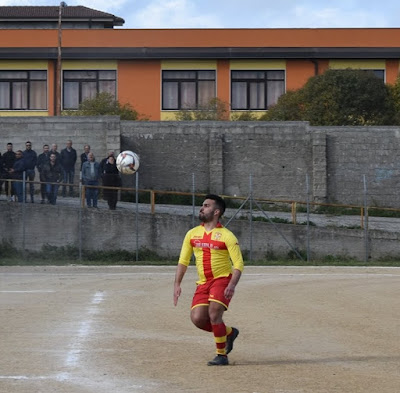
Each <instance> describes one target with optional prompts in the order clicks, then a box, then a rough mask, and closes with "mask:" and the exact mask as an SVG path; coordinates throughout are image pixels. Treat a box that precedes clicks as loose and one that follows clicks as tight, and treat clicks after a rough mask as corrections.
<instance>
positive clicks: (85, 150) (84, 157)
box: [81, 145, 90, 170]
mask: <svg viewBox="0 0 400 393" xmlns="http://www.w3.org/2000/svg"><path fill="white" fill-rule="evenodd" d="M89 153H90V146H89V145H85V146H83V153H82V154H81V170H82V166H83V163H85V162H87V161H88V154H89Z"/></svg>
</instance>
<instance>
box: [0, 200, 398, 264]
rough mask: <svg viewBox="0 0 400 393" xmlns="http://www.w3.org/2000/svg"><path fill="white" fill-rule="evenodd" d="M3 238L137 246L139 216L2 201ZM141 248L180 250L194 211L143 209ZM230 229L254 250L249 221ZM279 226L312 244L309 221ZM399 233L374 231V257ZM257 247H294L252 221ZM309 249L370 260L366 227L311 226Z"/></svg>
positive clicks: (296, 240)
mask: <svg viewBox="0 0 400 393" xmlns="http://www.w3.org/2000/svg"><path fill="white" fill-rule="evenodd" d="M0 208H1V210H2V214H1V215H0V241H7V242H10V243H12V244H13V245H14V247H17V248H19V249H21V248H23V247H24V248H25V249H26V250H40V249H41V248H42V246H44V245H47V246H55V247H63V246H73V247H76V248H78V247H79V244H80V242H82V248H83V250H128V251H132V252H134V251H135V250H136V216H135V213H134V212H131V211H127V210H117V211H109V210H93V209H83V210H82V211H81V212H80V211H79V209H77V208H72V207H61V206H48V205H31V204H28V205H26V206H25V211H24V210H23V209H24V208H23V206H22V205H21V204H17V203H13V204H10V203H7V202H1V203H0ZM138 219H139V231H138V239H139V249H141V248H147V249H149V250H152V251H154V252H155V253H156V254H158V255H160V256H164V257H169V258H171V259H176V258H177V257H178V255H179V252H180V248H181V243H182V240H183V238H184V235H185V233H186V231H187V230H188V229H189V228H190V227H191V226H192V218H191V217H189V216H177V215H168V214H155V215H151V214H147V213H140V214H139V217H138ZM229 228H230V229H231V230H232V231H233V232H234V233H235V234H236V236H237V237H238V239H239V242H240V244H241V247H242V251H243V253H244V254H245V255H247V256H248V255H249V253H250V244H251V243H250V230H249V222H248V221H247V220H235V221H232V222H231V223H230V225H229ZM277 228H278V229H279V231H280V232H281V233H282V234H283V235H284V236H285V238H286V239H287V240H288V241H289V242H290V243H291V244H292V245H293V246H294V247H296V248H297V249H299V250H303V251H305V250H306V248H307V238H306V236H307V235H306V226H304V225H289V224H280V225H277ZM399 240H400V235H399V234H398V233H393V232H391V233H388V232H382V231H369V244H370V255H371V257H372V260H376V259H379V258H381V257H385V256H391V257H399V256H400V242H399ZM252 245H253V252H252V257H253V259H255V260H263V259H265V258H266V256H270V257H271V256H275V257H279V256H284V257H285V256H287V255H288V254H289V253H290V252H291V250H292V249H291V247H290V246H289V245H288V244H287V242H286V241H285V240H284V239H283V237H282V236H281V235H280V234H279V233H278V231H277V230H276V227H274V226H273V225H272V224H269V223H265V222H253V240H252ZM310 248H311V256H312V258H313V259H317V258H323V257H324V256H328V255H331V256H336V257H352V258H357V259H359V260H364V259H365V242H364V231H362V230H354V229H352V230H350V229H342V228H317V227H311V228H310Z"/></svg>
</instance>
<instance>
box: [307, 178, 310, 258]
mask: <svg viewBox="0 0 400 393" xmlns="http://www.w3.org/2000/svg"><path fill="white" fill-rule="evenodd" d="M306 193H307V262H310V181H309V177H308V173H307V174H306Z"/></svg>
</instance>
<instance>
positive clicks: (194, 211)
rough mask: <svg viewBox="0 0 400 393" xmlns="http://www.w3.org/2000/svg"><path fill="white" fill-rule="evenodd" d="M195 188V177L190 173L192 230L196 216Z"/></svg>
mask: <svg viewBox="0 0 400 393" xmlns="http://www.w3.org/2000/svg"><path fill="white" fill-rule="evenodd" d="M195 192H196V187H195V176H194V173H192V206H193V214H192V228H194V225H195V222H194V218H195V215H196V195H195Z"/></svg>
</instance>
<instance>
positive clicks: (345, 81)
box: [267, 68, 395, 126]
mask: <svg viewBox="0 0 400 393" xmlns="http://www.w3.org/2000/svg"><path fill="white" fill-rule="evenodd" d="M285 96H286V95H285ZM394 112H395V111H394V102H393V97H392V94H391V88H390V87H388V86H387V85H385V83H384V82H383V80H382V79H380V78H378V77H376V76H375V75H374V73H373V72H372V71H365V70H355V69H350V68H348V69H345V70H328V71H326V72H325V73H324V74H322V75H317V76H314V77H312V78H310V79H309V80H308V82H307V83H306V84H305V86H304V87H303V88H302V89H300V90H298V91H297V92H294V93H290V96H289V97H285V98H284V97H282V98H281V99H280V100H279V101H278V103H277V105H276V106H275V107H274V108H272V110H271V114H269V115H267V118H268V120H306V121H309V122H310V124H312V125H323V126H334V125H340V126H344V125H348V126H356V125H389V124H393V123H394Z"/></svg>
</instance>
